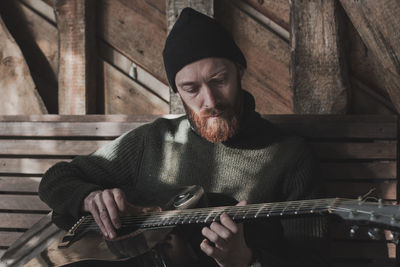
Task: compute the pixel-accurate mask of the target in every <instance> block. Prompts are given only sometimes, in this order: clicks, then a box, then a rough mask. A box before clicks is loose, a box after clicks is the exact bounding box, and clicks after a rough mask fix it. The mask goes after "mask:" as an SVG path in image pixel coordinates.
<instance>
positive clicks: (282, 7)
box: [243, 0, 290, 31]
mask: <svg viewBox="0 0 400 267" xmlns="http://www.w3.org/2000/svg"><path fill="white" fill-rule="evenodd" d="M243 2H246V3H247V4H249V5H250V6H252V7H253V8H255V9H257V10H258V11H259V12H261V13H262V14H264V16H266V17H268V18H269V19H271V20H273V21H274V22H275V23H277V24H278V25H280V26H281V27H283V28H285V29H286V30H287V31H289V17H290V5H289V1H287V0H263V1H259V0H243Z"/></svg>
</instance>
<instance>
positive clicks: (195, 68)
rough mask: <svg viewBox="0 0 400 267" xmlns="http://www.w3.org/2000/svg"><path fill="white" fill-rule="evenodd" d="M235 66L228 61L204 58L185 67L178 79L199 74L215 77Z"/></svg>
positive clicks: (179, 73) (178, 74)
mask: <svg viewBox="0 0 400 267" xmlns="http://www.w3.org/2000/svg"><path fill="white" fill-rule="evenodd" d="M232 66H234V63H232V62H231V61H230V60H228V59H224V58H204V59H200V60H197V61H195V62H193V63H190V64H188V65H186V66H185V67H183V68H182V69H181V70H180V71H179V72H178V73H177V75H176V79H179V80H180V79H183V78H190V76H197V75H198V74H200V73H201V74H206V75H207V76H213V75H216V74H218V73H220V72H223V71H229V70H230V69H231V67H232Z"/></svg>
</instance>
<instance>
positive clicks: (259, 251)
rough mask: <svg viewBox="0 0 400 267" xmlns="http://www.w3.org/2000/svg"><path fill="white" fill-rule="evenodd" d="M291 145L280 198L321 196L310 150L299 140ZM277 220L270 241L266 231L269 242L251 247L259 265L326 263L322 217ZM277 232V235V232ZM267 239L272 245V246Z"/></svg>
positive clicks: (314, 162) (324, 264) (327, 264)
mask: <svg viewBox="0 0 400 267" xmlns="http://www.w3.org/2000/svg"><path fill="white" fill-rule="evenodd" d="M292 148H293V149H294V153H295V154H294V155H295V156H294V161H293V163H294V164H293V165H291V166H292V167H291V168H289V169H288V172H287V173H286V175H285V176H284V180H283V186H282V191H283V192H282V195H283V201H291V200H302V199H312V198H317V197H321V196H322V194H323V187H322V181H320V180H318V178H319V177H318V175H317V173H318V171H317V164H316V160H315V158H314V156H313V154H312V152H311V150H310V149H309V148H308V147H307V146H306V144H305V143H304V142H303V141H301V142H299V143H297V145H296V147H292ZM280 221H281V223H280V224H281V227H278V226H276V227H275V229H276V231H275V236H274V238H273V240H268V239H269V237H271V235H270V234H267V235H266V236H265V239H266V240H268V242H266V243H269V245H268V244H267V245H264V246H262V245H261V246H256V247H255V248H254V249H253V251H254V252H255V256H256V258H259V260H260V261H261V262H262V266H293V267H295V266H296V267H297V266H311V267H312V266H318V267H319V266H329V263H328V260H327V255H326V251H327V240H326V238H327V220H326V218H324V217H322V216H313V217H293V218H287V219H281V220H280ZM261 231H262V230H261ZM279 232H280V237H279V235H278V234H277V233H279ZM261 235H262V234H261ZM259 236H260V234H259ZM270 242H272V243H273V244H274V245H273V248H271V244H270Z"/></svg>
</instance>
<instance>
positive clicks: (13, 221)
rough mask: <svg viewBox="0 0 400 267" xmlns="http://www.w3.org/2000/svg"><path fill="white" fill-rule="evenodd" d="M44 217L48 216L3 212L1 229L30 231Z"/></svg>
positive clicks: (0, 221)
mask: <svg viewBox="0 0 400 267" xmlns="http://www.w3.org/2000/svg"><path fill="white" fill-rule="evenodd" d="M44 216H46V215H45V214H25V213H8V212H1V213H0V228H3V229H4V228H9V229H29V228H31V227H32V225H34V224H35V223H36V222H37V221H39V220H40V219H41V218H43V217H44ZM9 245H10V244H9Z"/></svg>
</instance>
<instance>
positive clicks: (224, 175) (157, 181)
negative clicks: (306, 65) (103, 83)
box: [39, 8, 321, 267]
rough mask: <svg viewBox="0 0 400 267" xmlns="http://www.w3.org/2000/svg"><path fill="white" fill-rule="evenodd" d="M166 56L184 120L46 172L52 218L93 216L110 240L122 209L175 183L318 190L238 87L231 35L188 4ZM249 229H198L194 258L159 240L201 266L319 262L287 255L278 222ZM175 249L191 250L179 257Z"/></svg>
mask: <svg viewBox="0 0 400 267" xmlns="http://www.w3.org/2000/svg"><path fill="white" fill-rule="evenodd" d="M163 57H164V65H165V69H166V73H167V77H168V80H169V83H170V85H171V87H172V89H173V90H174V91H175V92H177V93H178V94H179V96H180V97H181V99H182V102H183V103H184V107H185V110H186V114H187V116H183V117H180V118H177V119H173V120H167V119H158V120H156V121H155V122H153V123H151V124H147V125H145V126H142V127H140V128H138V129H135V130H133V131H131V132H129V133H126V134H124V135H122V136H121V137H119V138H118V139H116V140H114V141H113V142H112V143H110V144H108V145H107V146H105V147H103V148H101V149H99V150H98V151H96V152H95V153H93V154H91V155H89V156H85V157H77V158H75V159H74V160H73V161H72V162H71V163H58V164H56V165H55V166H53V167H52V168H50V169H49V170H48V171H47V173H46V174H45V176H44V178H43V180H42V183H41V184H40V188H39V193H40V197H41V199H42V200H44V201H45V202H46V203H48V205H49V206H50V207H51V208H52V209H54V212H55V214H56V215H57V214H61V215H63V216H65V215H68V216H70V217H72V218H75V219H76V218H79V216H80V215H81V214H82V213H85V212H86V213H91V214H92V215H93V217H94V218H95V220H96V222H97V224H98V225H99V226H100V228H101V230H102V232H103V234H104V236H105V237H107V238H109V239H113V238H115V237H116V229H118V228H120V226H121V221H120V219H119V217H120V215H121V214H122V213H124V212H127V211H128V212H131V213H137V212H145V211H146V209H154V207H155V209H158V208H157V207H159V206H162V204H163V203H162V201H161V199H160V197H158V196H160V195H161V194H162V192H166V191H168V190H170V189H171V188H177V187H180V186H188V185H201V186H202V187H203V188H204V189H205V191H206V192H214V193H223V194H226V195H229V196H231V197H234V198H235V199H238V200H246V201H247V202H249V203H261V202H276V201H285V200H295V199H305V198H308V197H311V196H313V195H314V194H315V192H316V190H317V184H318V183H317V182H316V181H315V180H313V179H314V175H313V174H314V162H313V158H312V156H311V154H310V152H309V150H308V149H307V148H306V146H305V145H304V143H303V141H302V140H301V139H300V138H298V137H294V136H289V135H285V134H283V133H282V132H281V131H279V130H278V129H276V128H275V127H274V126H273V125H272V124H270V123H269V122H267V121H265V120H263V119H262V118H261V117H260V116H259V114H258V113H256V112H255V110H254V109H255V107H254V99H253V97H252V96H251V95H250V94H249V93H247V92H246V91H244V90H243V89H242V88H241V78H242V75H243V72H244V69H245V68H246V60H245V58H244V56H243V54H242V52H241V51H240V49H239V48H238V47H237V45H236V44H235V42H234V40H233V39H232V37H231V35H230V33H229V32H227V31H226V30H225V29H224V28H222V27H221V26H220V25H218V24H217V23H216V22H215V21H214V20H213V19H211V18H209V17H207V16H205V15H203V14H201V13H198V12H196V11H194V10H193V9H190V8H186V9H184V10H183V11H182V13H181V15H180V17H179V19H178V20H177V22H176V24H175V25H174V27H173V29H172V31H171V33H170V34H169V36H168V38H167V40H166V44H165V49H164V52H163ZM246 201H242V202H240V203H239V204H238V205H246V203H247V202H246ZM132 203H134V204H132ZM141 207H147V208H141ZM151 207H153V208H151ZM246 225H247V227H244V228H243V225H242V224H237V223H234V222H233V221H232V220H231V219H230V218H229V217H228V216H227V215H226V214H222V215H221V217H220V223H218V222H213V223H212V224H210V225H208V226H205V227H203V228H202V230H201V235H202V236H203V240H202V241H201V242H199V243H198V244H197V247H198V248H200V250H201V251H202V252H201V255H199V253H197V254H196V255H197V256H193V257H192V256H190V255H192V254H193V253H192V252H193V250H191V249H188V248H187V246H186V243H187V242H186V241H184V242H182V238H183V239H185V236H181V237H179V235H171V236H170V239H169V240H166V241H165V242H164V243H163V244H164V245H165V246H164V247H165V253H166V254H167V255H170V256H171V257H172V258H173V259H172V261H173V262H175V263H176V265H179V264H181V265H182V266H185V265H187V264H189V262H191V261H198V262H202V263H198V264H199V266H208V265H209V264H217V265H219V266H230V267H232V266H250V265H252V266H289V265H290V266H291V265H296V264H297V265H299V266H302V265H303V264H304V265H305V266H310V265H311V264H313V263H314V264H315V265H316V266H321V265H320V263H317V262H318V260H316V258H314V257H313V256H311V255H313V254H312V252H311V251H307V250H305V251H304V253H303V251H302V252H301V253H294V252H290V253H288V252H286V251H287V250H289V248H290V245H289V243H286V242H285V241H284V237H283V232H282V227H281V224H280V223H279V221H277V220H273V221H268V222H265V223H263V224H260V223H249V224H247V223H246ZM260 225H261V227H260ZM249 226H250V227H249ZM292 228H293V227H292ZM314 230H315V229H314ZM292 231H296V229H295V228H293V229H292ZM199 234H200V233H199ZM171 240H172V241H171ZM182 243H183V244H184V245H182V246H181V245H179V244H182ZM168 245H170V246H168ZM171 246H172V247H173V249H171ZM177 247H180V249H176V248H177ZM194 250H196V248H194ZM176 251H178V252H176ZM176 253H177V254H176ZM194 254H195V253H194ZM194 254H193V255H194ZM173 255H185V256H188V255H189V256H188V257H187V259H185V260H182V261H181V262H179V259H177V258H179V257H174V256H173ZM205 255H207V256H205ZM204 257H206V258H207V259H208V260H209V261H207V260H205V261H202V260H204ZM257 264H258V265H257Z"/></svg>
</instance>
